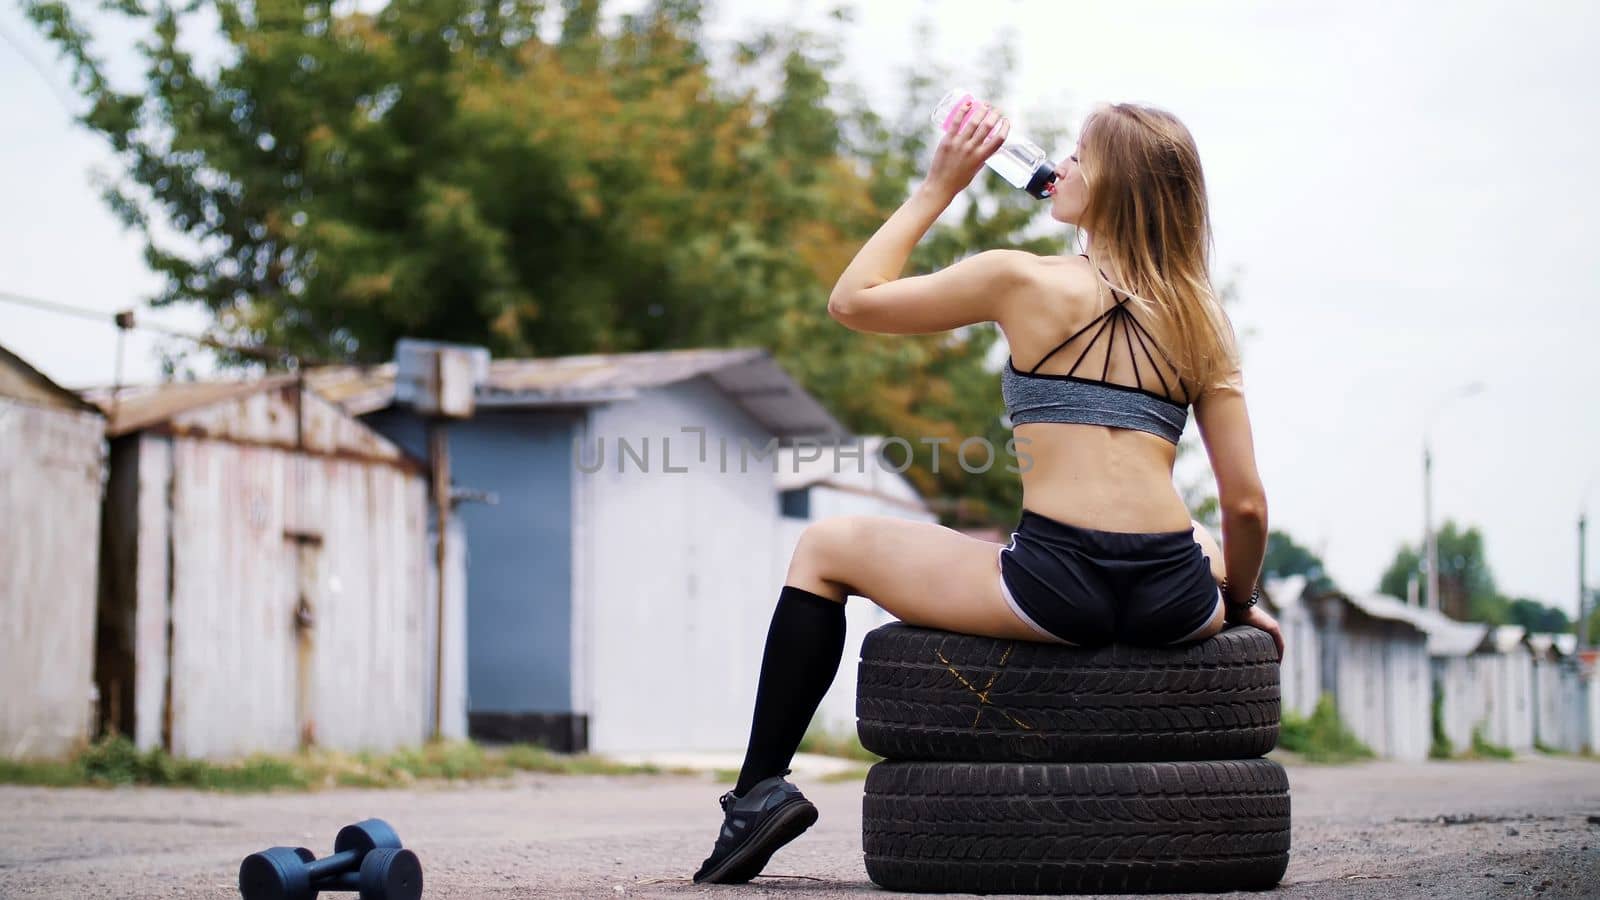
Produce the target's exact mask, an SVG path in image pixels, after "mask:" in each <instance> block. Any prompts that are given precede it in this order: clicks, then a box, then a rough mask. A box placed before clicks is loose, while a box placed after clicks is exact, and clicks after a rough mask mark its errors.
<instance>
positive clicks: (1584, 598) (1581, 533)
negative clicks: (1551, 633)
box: [1573, 471, 1600, 650]
mask: <svg viewBox="0 0 1600 900" xmlns="http://www.w3.org/2000/svg"><path fill="white" fill-rule="evenodd" d="M1597 478H1600V471H1597V472H1595V473H1594V474H1593V475H1590V476H1589V483H1588V484H1585V485H1584V486H1583V493H1581V494H1579V495H1578V624H1577V627H1576V628H1574V629H1573V630H1574V631H1576V632H1577V634H1575V635H1574V637H1576V638H1577V644H1578V649H1579V650H1583V649H1585V648H1586V647H1587V646H1588V643H1589V641H1588V638H1589V627H1588V625H1589V578H1588V576H1589V567H1588V564H1587V563H1588V559H1589V556H1588V549H1589V542H1588V541H1587V540H1586V536H1587V533H1588V529H1589V492H1590V491H1591V490H1593V489H1594V485H1595V479H1597Z"/></svg>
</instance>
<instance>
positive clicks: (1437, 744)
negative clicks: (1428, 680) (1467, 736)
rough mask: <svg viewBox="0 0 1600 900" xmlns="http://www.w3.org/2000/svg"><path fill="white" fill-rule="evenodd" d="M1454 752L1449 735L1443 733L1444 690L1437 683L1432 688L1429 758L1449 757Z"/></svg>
mask: <svg viewBox="0 0 1600 900" xmlns="http://www.w3.org/2000/svg"><path fill="white" fill-rule="evenodd" d="M1455 753H1456V748H1455V745H1453V744H1451V743H1450V736H1449V735H1447V734H1445V733H1444V691H1443V690H1441V689H1440V688H1439V686H1438V685H1435V686H1434V689H1433V743H1432V744H1430V745H1429V746H1428V758H1429V759H1449V758H1450V757H1452V756H1454V755H1455Z"/></svg>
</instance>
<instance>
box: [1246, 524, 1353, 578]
mask: <svg viewBox="0 0 1600 900" xmlns="http://www.w3.org/2000/svg"><path fill="white" fill-rule="evenodd" d="M1261 574H1262V575H1263V576H1268V577H1273V578H1287V577H1289V576H1291V575H1304V576H1305V578H1306V587H1307V588H1308V589H1310V590H1311V591H1314V592H1316V593H1325V592H1328V591H1332V590H1336V589H1337V587H1336V585H1334V583H1333V579H1332V578H1330V577H1329V576H1328V571H1327V567H1326V566H1325V565H1324V564H1323V562H1322V558H1321V557H1319V556H1317V554H1315V553H1313V552H1312V551H1311V550H1309V549H1307V548H1305V547H1302V546H1300V545H1299V544H1297V543H1295V540H1294V538H1292V537H1290V536H1289V534H1288V533H1287V532H1284V531H1278V530H1277V529H1273V530H1272V531H1269V532H1268V533H1267V553H1266V556H1265V557H1264V558H1263V560H1262V563H1261Z"/></svg>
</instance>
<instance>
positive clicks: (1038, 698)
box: [856, 622, 1279, 762]
mask: <svg viewBox="0 0 1600 900" xmlns="http://www.w3.org/2000/svg"><path fill="white" fill-rule="evenodd" d="M858 673H859V677H858V680H857V687H856V730H857V733H858V734H859V736H860V738H861V745H862V746H863V747H865V748H866V749H868V750H870V751H872V752H873V753H876V754H878V755H879V756H882V757H885V758H887V759H906V760H950V761H971V762H1131V761H1136V760H1139V761H1143V760H1187V759H1213V760H1215V759H1250V758H1253V757H1257V756H1261V755H1262V754H1264V753H1266V752H1267V751H1269V750H1271V749H1272V747H1273V745H1274V744H1276V743H1277V741H1278V701H1279V689H1278V663H1277V651H1276V649H1275V647H1274V646H1273V643H1272V638H1271V637H1270V636H1269V635H1267V633H1266V632H1264V631H1261V630H1259V629H1255V628H1249V627H1242V628H1230V629H1228V630H1226V631H1223V632H1222V633H1221V634H1219V635H1217V636H1215V637H1212V638H1209V639H1207V640H1204V641H1199V642H1197V643H1193V644H1187V645H1184V646H1181V647H1170V648H1158V649H1146V648H1140V647H1130V646H1123V645H1114V646H1111V647H1105V648H1101V649H1096V650H1089V649H1085V648H1080V647H1066V646H1062V645H1060V644H1046V643H1043V642H1039V641H1013V640H996V639H994V638H986V637H977V636H974V635H970V634H958V633H956V632H950V631H940V630H937V629H930V628H921V627H917V626H913V625H907V624H905V623H903V622H895V623H891V624H888V625H883V626H880V627H878V628H875V629H873V630H872V631H870V632H868V633H867V636H866V639H865V640H864V641H862V644H861V664H860V668H859V669H858Z"/></svg>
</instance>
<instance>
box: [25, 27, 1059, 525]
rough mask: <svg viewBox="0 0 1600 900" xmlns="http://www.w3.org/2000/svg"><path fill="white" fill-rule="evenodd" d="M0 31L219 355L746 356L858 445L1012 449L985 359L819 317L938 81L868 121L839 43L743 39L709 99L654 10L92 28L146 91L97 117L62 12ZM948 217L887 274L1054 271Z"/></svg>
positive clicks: (85, 65)
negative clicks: (1001, 253)
mask: <svg viewBox="0 0 1600 900" xmlns="http://www.w3.org/2000/svg"><path fill="white" fill-rule="evenodd" d="M25 7H26V9H27V11H28V13H29V15H30V16H31V17H32V19H33V20H34V21H35V23H36V24H37V25H38V26H39V27H40V28H41V29H42V30H43V31H44V32H45V33H46V34H47V35H48V36H49V37H50V38H51V39H52V40H53V41H54V42H55V43H56V44H57V46H58V47H59V48H60V50H61V51H62V53H63V54H64V55H65V56H66V57H67V58H68V59H69V60H70V61H71V62H72V63H73V65H74V71H75V84H76V86H77V88H78V89H79V90H80V91H81V92H82V94H83V95H84V97H85V98H86V100H87V101H88V107H87V109H86V111H85V112H84V113H83V114H82V117H81V119H82V122H83V123H84V124H85V125H86V126H88V127H89V128H90V129H92V130H93V131H95V132H97V133H99V134H100V135H102V136H103V137H104V138H105V139H106V140H107V142H108V143H109V144H110V146H111V147H112V148H113V150H114V151H115V152H116V154H117V158H118V160H119V161H120V164H121V172H120V177H118V178H117V179H116V181H115V183H114V184H112V185H111V187H110V188H109V189H108V190H107V192H106V198H107V201H108V202H109V203H110V205H111V206H112V208H113V209H114V210H116V211H117V212H118V213H119V214H120V215H121V216H122V217H123V219H124V220H125V222H126V223H127V224H128V225H129V226H130V227H132V228H133V229H135V230H136V231H137V232H138V233H140V234H141V236H142V237H143V239H144V241H145V245H146V258H147V260H148V261H149V264H150V265H151V267H152V268H153V269H154V270H155V271H156V272H158V273H159V274H161V275H163V276H165V286H164V288H163V289H162V290H161V292H160V294H159V295H158V296H156V297H154V298H152V302H153V303H154V304H156V305H165V304H179V303H187V304H199V305H202V306H203V307H205V308H206V309H208V310H209V311H211V312H212V313H213V314H214V316H215V323H216V324H215V328H216V330H217V331H218V332H219V333H220V334H221V335H222V336H226V337H229V338H231V339H233V340H234V341H236V342H240V343H244V344H249V345H269V346H272V347H281V348H284V349H285V350H286V351H287V353H286V356H287V355H293V356H303V357H307V358H320V359H329V360H337V361H354V362H377V361H381V360H384V359H386V358H387V357H388V356H389V354H390V352H391V348H392V346H393V343H394V341H395V340H396V339H397V338H399V337H402V336H406V335H413V336H422V337H431V338H437V339H443V340H454V341H466V342H474V343H482V344H485V345H487V346H488V347H489V348H490V349H491V350H492V351H493V352H494V353H496V354H497V355H556V354H566V353H578V352H617V351H633V350H649V349H665V348H680V347H695V346H730V345H742V346H748V345H760V346H766V347H769V348H771V349H772V350H773V351H774V353H775V355H776V356H777V357H778V359H779V361H780V362H782V363H783V364H784V365H785V367H786V368H788V369H789V370H790V371H791V372H793V373H794V374H795V375H796V377H797V378H798V379H799V380H800V381H801V383H802V384H804V385H805V386H806V387H807V388H808V389H810V390H811V391H813V392H814V393H816V394H817V395H818V396H819V397H820V398H821V399H822V400H823V402H824V403H826V404H827V405H828V406H829V407H830V408H831V409H832V410H834V411H835V412H836V413H837V414H838V415H839V417H840V418H841V419H842V420H843V421H844V422H845V423H846V424H847V425H849V426H850V427H851V428H853V429H855V430H856V431H858V432H862V433H870V432H884V433H892V434H899V435H902V436H906V437H908V438H912V439H913V443H916V441H915V440H914V439H915V438H921V437H933V438H937V437H948V438H950V439H951V440H952V443H951V444H950V445H949V446H947V447H946V448H945V449H944V451H943V458H944V460H949V457H950V454H951V452H952V451H953V449H954V444H955V443H956V442H959V441H960V440H961V439H962V438H964V437H966V436H969V435H984V436H986V437H989V438H990V440H991V443H992V444H993V445H994V446H996V447H997V448H998V447H1003V446H1004V442H1005V438H1006V437H1008V436H1009V435H1007V434H1006V433H1005V432H1004V430H1003V429H1002V428H1001V426H1000V420H999V416H998V411H997V403H996V397H997V396H998V392H999V385H998V376H997V375H996V374H995V373H993V372H991V371H989V370H988V368H987V366H986V364H985V357H986V355H987V354H988V351H989V350H990V348H991V347H992V346H993V345H994V343H995V341H996V340H997V339H998V333H997V330H996V329H995V328H993V327H992V326H979V327H974V328H969V329H965V330H963V331H962V332H960V333H958V334H956V335H953V336H952V335H925V336H909V337H908V336H893V337H889V336H875V335H861V334H856V333H854V332H850V331H849V330H847V329H844V328H841V327H840V326H839V325H838V324H837V323H835V322H833V321H832V320H831V319H829V318H828V316H827V313H826V300H827V295H828V292H829V289H830V288H831V287H832V283H833V280H834V279H835V278H836V277H837V275H838V273H839V272H840V271H842V270H843V268H844V266H845V264H846V263H847V262H848V261H849V259H850V257H851V256H852V255H853V254H854V252H855V251H856V250H857V249H859V247H860V245H861V244H862V243H863V242H864V241H865V240H866V238H867V237H868V236H870V235H871V233H872V232H873V231H874V230H875V229H876V228H877V227H878V226H879V225H881V224H882V223H883V221H884V220H885V219H886V218H887V217H888V215H889V214H890V213H891V212H892V211H893V209H894V208H895V207H896V206H898V205H899V203H901V202H902V201H903V200H904V199H905V197H906V195H907V191H908V189H909V187H910V185H911V184H912V183H913V182H914V180H916V179H919V178H920V177H921V176H922V173H923V172H925V170H926V164H927V159H928V158H929V156H930V154H931V151H932V139H933V138H935V137H936V136H937V135H936V134H934V133H933V129H932V127H931V125H929V124H928V122H927V119H926V110H927V109H928V108H929V107H931V105H932V102H933V100H934V99H936V97H935V92H936V91H937V90H938V87H939V85H940V83H941V82H942V81H943V80H944V78H943V75H942V74H941V73H940V71H939V70H938V68H937V67H923V68H922V69H921V70H919V71H917V72H914V73H910V74H908V75H907V76H906V82H905V85H904V104H903V108H902V110H901V112H900V113H899V114H898V115H897V116H885V115H881V114H880V113H878V112H877V111H875V110H873V109H871V108H870V107H868V105H867V104H866V103H865V102H864V101H863V100H862V99H861V96H860V93H859V91H857V90H856V89H855V88H853V87H852V86H850V85H848V84H847V83H844V82H843V81H842V80H841V79H839V78H838V77H837V75H836V69H837V67H838V66H839V64H840V61H841V60H840V56H839V53H838V45H839V40H838V36H837V35H818V34H814V33H810V32H805V31H799V30H793V29H778V30H767V31H763V32H761V33H759V34H756V35H753V36H751V37H749V38H748V39H746V40H741V41H739V42H737V44H736V46H735V48H734V51H735V52H734V59H733V62H734V64H735V74H734V75H732V76H728V77H725V78H722V79H720V80H719V79H718V78H717V77H715V76H714V75H713V72H712V69H711V65H710V63H709V62H708V52H707V50H706V47H705V43H704V41H703V39H702V35H701V31H700V25H701V19H702V17H703V4H702V3H700V2H697V0H656V2H653V3H651V4H650V5H649V6H648V7H647V8H646V9H645V10H644V11H642V12H640V13H638V14H634V15H627V16H623V17H621V25H620V27H619V28H618V29H616V33H614V34H612V33H605V32H603V31H602V30H601V29H600V27H599V22H600V21H601V15H600V13H601V9H602V4H601V3H600V2H599V0H564V2H563V3H562V4H561V13H562V16H561V20H560V27H559V33H558V34H556V35H554V36H552V37H551V38H550V39H548V40H546V39H545V37H544V36H543V35H541V32H540V19H541V17H542V16H543V13H544V7H545V4H544V3H542V2H533V0H393V2H390V3H388V4H387V5H385V6H383V7H382V8H381V9H379V10H378V11H376V12H371V13H368V12H358V11H351V10H350V9H349V7H348V6H346V5H345V4H335V3H332V2H327V0H256V2H253V3H245V2H240V0H210V2H200V0H197V2H189V3H177V2H164V0H117V2H114V3H108V4H106V8H107V9H109V10H111V11H112V12H113V13H115V14H117V15H120V16H123V17H126V18H127V19H128V20H130V21H131V22H132V23H134V24H135V25H137V26H143V28H144V29H145V31H146V36H145V38H144V39H143V40H142V41H141V42H140V44H139V48H138V52H139V55H140V57H141V59H142V65H143V69H144V71H143V77H142V81H141V83H139V84H137V85H133V86H121V87H119V86H117V85H113V84H112V82H111V80H110V79H109V78H108V76H107V74H106V67H105V65H104V63H103V60H102V59H101V58H100V56H99V55H98V51H97V48H96V45H95V41H94V35H93V34H92V33H91V31H90V30H89V28H88V27H87V26H86V25H85V22H84V21H83V20H81V19H80V17H79V16H78V15H76V14H75V13H74V12H73V11H72V6H71V5H70V4H67V3H63V2H46V0H26V3H25ZM204 13H212V14H214V16H212V17H209V18H208V17H207V16H205V15H203V14H204ZM836 18H837V19H838V21H839V22H840V23H848V22H849V20H850V15H849V13H848V11H840V12H839V13H838V15H837V17H836ZM207 21H214V22H215V23H216V27H217V29H218V34H217V37H219V38H220V42H221V43H222V44H223V45H224V47H225V48H226V51H227V52H225V53H224V54H223V55H222V62H221V63H220V64H219V65H218V66H215V67H211V68H208V67H204V66H201V65H199V64H197V63H196V61H195V60H194V58H193V57H192V56H191V55H190V53H188V52H187V51H186V49H185V47H186V46H189V44H188V43H187V42H186V41H185V40H184V39H183V38H184V35H186V34H188V33H189V32H190V31H192V30H193V29H196V28H199V27H200V26H201V23H204V22H207ZM920 27H921V28H922V29H923V30H924V32H926V31H927V26H926V25H923V26H920ZM923 37H924V39H926V38H927V34H926V33H925V34H924V36H923ZM997 50H998V51H999V52H997V53H995V54H991V59H992V63H991V65H993V67H994V68H993V72H994V73H995V74H994V75H993V76H991V83H990V84H989V85H988V86H987V87H988V88H989V90H990V94H991V96H993V97H996V98H998V99H1000V100H1001V101H1002V102H1003V98H1004V96H1005V93H1006V91H1005V85H1004V77H1003V76H1004V74H1005V73H1006V72H1007V71H1008V70H1009V62H1010V57H1011V50H1010V47H1009V45H1002V46H1001V47H999V48H997ZM741 78H743V80H745V81H748V82H749V83H748V84H740V83H738V82H739V81H740V80H741ZM1034 130H1035V131H1036V132H1037V137H1038V138H1039V139H1041V140H1043V141H1046V142H1054V141H1055V140H1057V139H1059V137H1060V135H1061V132H1060V130H1055V131H1051V130H1049V129H1037V128H1036V129H1034ZM965 201H967V202H966V203H965V208H964V209H959V210H957V211H956V213H955V214H953V215H952V217H950V218H952V219H954V221H948V220H947V221H945V222H942V223H940V224H939V225H938V226H936V227H935V229H934V230H933V231H932V233H930V235H929V237H928V238H927V239H926V240H925V241H923V242H922V243H921V244H920V245H919V246H918V247H917V248H916V252H915V253H914V254H913V257H912V259H911V260H910V263H909V264H908V266H907V269H908V271H907V273H906V274H917V273H921V272H927V271H932V270H934V269H936V268H939V267H943V266H947V265H949V264H951V263H953V262H955V261H956V260H958V259H960V258H961V257H963V256H965V255H967V254H970V253H972V252H975V251H978V250H982V249H988V248H991V247H1016V248H1021V249H1027V250H1030V251H1033V252H1036V253H1043V254H1050V253H1059V252H1061V251H1062V250H1063V249H1064V247H1065V237H1064V236H1062V235H1061V234H1060V233H1059V232H1057V233H1056V234H1054V235H1052V236H1048V237H1038V236H1030V235H1029V227H1030V225H1032V224H1033V223H1035V222H1036V221H1037V220H1038V218H1039V217H1040V216H1041V215H1042V213H1043V210H1044V207H1043V206H1042V205H1041V204H1039V203H1038V202H1037V201H1034V200H1031V199H1030V198H1026V197H1024V196H1022V195H1021V194H1020V192H1018V191H1015V190H1012V189H1011V188H1010V187H1009V186H1007V185H1004V184H1003V183H1001V182H1000V181H999V179H998V178H995V177H992V176H990V175H987V174H985V175H982V176H980V177H979V178H978V179H977V181H976V182H975V183H974V186H973V188H972V189H970V190H969V191H967V192H966V194H965ZM224 361H225V362H240V361H241V360H240V359H225V360H224ZM862 385H871V386H873V389H871V390H863V389H862ZM917 446H918V450H919V454H918V459H917V465H916V466H915V467H914V468H913V469H912V470H911V472H910V475H911V477H912V478H913V479H914V480H915V481H916V482H917V484H918V486H919V488H921V489H922V490H923V491H924V492H925V493H928V494H929V495H932V496H935V497H938V496H959V497H962V498H963V499H964V500H965V501H966V503H967V505H966V506H950V507H948V508H947V511H948V512H949V513H950V514H951V515H952V516H953V517H957V518H961V517H965V518H975V519H990V520H992V519H994V518H997V517H1002V518H1003V517H1007V516H1009V515H1011V514H1012V513H1013V512H1014V511H1015V509H1016V508H1017V506H1018V505H1019V504H1020V494H1019V489H1018V486H1017V484H1016V479H1015V476H1014V475H1011V474H1009V473H1007V472H1006V471H1005V469H1004V467H1003V466H1002V465H995V466H993V467H992V468H991V469H990V471H989V472H988V473H987V474H986V475H983V476H974V475H968V474H967V473H965V472H963V471H962V470H961V468H960V467H959V466H956V465H953V464H952V463H950V462H948V461H947V462H944V464H943V465H942V466H941V467H940V470H939V472H938V473H937V474H935V473H934V472H933V471H932V466H931V455H932V452H933V451H932V448H930V447H927V446H924V445H921V444H918V445H917Z"/></svg>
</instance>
